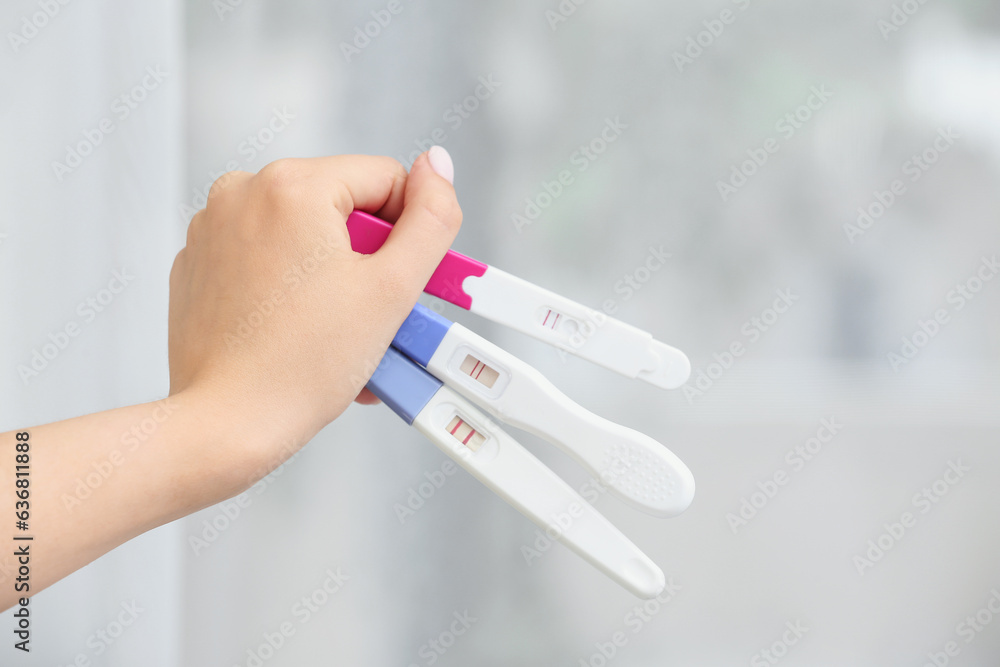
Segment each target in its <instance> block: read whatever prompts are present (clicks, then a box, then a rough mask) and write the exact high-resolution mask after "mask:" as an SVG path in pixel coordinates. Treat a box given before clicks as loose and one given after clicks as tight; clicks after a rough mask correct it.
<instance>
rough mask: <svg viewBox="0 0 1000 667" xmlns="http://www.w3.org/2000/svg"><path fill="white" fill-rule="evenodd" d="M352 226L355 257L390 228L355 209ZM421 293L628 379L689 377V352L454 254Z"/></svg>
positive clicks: (677, 380)
mask: <svg viewBox="0 0 1000 667" xmlns="http://www.w3.org/2000/svg"><path fill="white" fill-rule="evenodd" d="M347 229H348V232H349V233H350V235H351V246H352V247H353V248H354V250H355V251H356V252H361V253H373V252H375V251H376V250H378V249H379V248H380V247H382V244H383V243H384V242H385V240H386V238H388V236H389V232H390V231H391V230H392V225H390V224H389V223H387V222H385V221H383V220H379V219H378V218H376V217H374V216H372V215H369V214H367V213H363V212H361V211H354V212H353V213H351V215H350V216H348V218H347ZM424 291H425V292H427V293H428V294H433V295H434V296H437V297H440V298H442V299H444V300H445V301H448V302H450V303H453V304H455V305H456V306H460V307H461V308H465V309H466V310H470V311H472V312H473V313H476V314H477V315H482V316H483V317H486V318H488V319H491V320H493V321H494V322H499V323H500V324H504V325H506V326H508V327H510V328H512V329H515V330H517V331H520V332H522V333H525V334H527V335H529V336H532V337H533V338H537V339H538V340H541V341H544V342H546V343H548V344H550V345H554V346H556V347H557V348H559V349H561V350H564V351H566V352H569V353H570V354H575V355H577V356H579V357H582V358H584V359H587V360H588V361H591V362H593V363H595V364H598V365H601V366H604V367H605V368H608V369H610V370H613V371H615V372H617V373H620V374H622V375H624V376H625V377H628V378H638V379H640V380H645V381H646V382H649V383H650V384H653V385H656V386H657V387H662V388H664V389H675V388H677V387H680V386H681V385H683V384H684V383H685V382H687V379H688V376H689V375H690V374H691V363H690V362H689V361H688V358H687V357H686V356H685V355H684V353H683V352H681V351H680V350H678V349H677V348H674V347H671V346H669V345H667V344H665V343H661V342H660V341H658V340H654V339H653V336H652V335H651V334H649V333H647V332H645V331H641V330H639V329H636V328H635V327H633V326H631V325H628V324H625V323H624V322H619V321H618V320H616V319H614V318H611V317H608V316H607V315H606V314H605V313H603V312H600V311H596V310H592V309H590V308H587V307H585V306H582V305H580V304H578V303H576V302H574V301H571V300H569V299H567V298H566V297H563V296H559V295H558V294H555V293H554V292H550V291H548V290H546V289H542V288H541V287H537V286H536V285H533V284H531V283H529V282H527V281H525V280H522V279H520V278H518V277H516V276H512V275H510V274H509V273H505V272H504V271H501V270H500V269H498V268H496V267H493V266H489V265H487V264H483V263H482V262H479V261H476V260H474V259H472V258H470V257H466V256H465V255H462V254H460V253H457V252H455V251H454V250H449V251H448V253H447V254H446V255H445V257H444V259H443V260H441V263H440V264H439V265H438V267H437V270H435V271H434V275H432V276H431V279H430V281H429V282H428V283H427V286H426V287H425V288H424Z"/></svg>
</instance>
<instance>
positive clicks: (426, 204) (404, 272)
mask: <svg viewBox="0 0 1000 667" xmlns="http://www.w3.org/2000/svg"><path fill="white" fill-rule="evenodd" d="M453 179H454V166H453V164H452V161H451V156H450V155H448V151H446V150H445V149H444V148H442V147H440V146H433V147H432V148H431V149H430V150H429V151H427V152H426V153H423V154H421V155H420V157H418V158H417V159H416V161H415V162H414V163H413V166H412V167H410V174H409V176H407V178H406V189H405V192H404V194H403V211H402V213H400V214H399V218H398V219H397V220H396V224H395V225H393V228H392V231H391V232H390V233H389V238H388V239H386V241H385V243H384V244H383V245H382V248H381V249H380V250H379V251H378V252H377V253H376V256H377V257H378V258H379V261H380V262H388V263H391V272H392V273H394V274H395V275H396V276H398V277H399V278H400V279H401V283H402V284H404V285H412V286H413V287H414V290H415V292H414V294H413V295H412V296H413V298H414V299H416V297H417V296H418V295H419V293H420V290H422V289H423V288H424V285H426V284H427V281H428V280H430V277H431V274H433V273H434V269H436V268H437V265H438V264H439V263H440V262H441V260H442V259H443V258H444V255H445V253H446V252H448V248H449V247H451V243H452V241H454V240H455V235H456V234H458V230H459V227H461V226H462V209H461V208H460V207H459V205H458V199H457V197H456V196H455V188H454V187H452V180H453ZM387 268H388V267H387Z"/></svg>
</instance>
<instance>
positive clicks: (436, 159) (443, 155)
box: [427, 146, 455, 184]
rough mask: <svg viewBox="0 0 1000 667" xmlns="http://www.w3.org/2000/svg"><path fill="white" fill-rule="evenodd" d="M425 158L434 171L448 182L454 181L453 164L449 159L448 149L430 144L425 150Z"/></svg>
mask: <svg viewBox="0 0 1000 667" xmlns="http://www.w3.org/2000/svg"><path fill="white" fill-rule="evenodd" d="M427 160H428V161H429V162H430V163H431V169H433V170H434V173H436V174H437V175H438V176H440V177H441V178H443V179H444V180H446V181H448V182H449V183H452V184H454V183H455V164H454V163H453V162H452V161H451V155H449V154H448V151H446V150H445V149H444V148H442V147H441V146H431V149H430V150H429V151H427Z"/></svg>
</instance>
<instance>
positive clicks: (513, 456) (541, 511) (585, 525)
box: [368, 347, 665, 598]
mask: <svg viewBox="0 0 1000 667" xmlns="http://www.w3.org/2000/svg"><path fill="white" fill-rule="evenodd" d="M368 389H370V390H371V391H372V393H374V394H375V395H376V396H378V397H379V398H381V399H382V400H383V401H384V402H385V403H386V405H388V406H389V407H390V408H392V410H393V411H394V412H395V413H396V414H397V415H399V416H400V417H402V418H403V419H404V420H405V421H406V422H407V423H409V424H411V425H413V426H414V427H415V428H416V429H417V430H418V431H420V433H422V434H423V435H424V436H425V437H426V438H427V439H428V440H430V441H431V442H433V443H434V444H435V445H436V446H437V447H438V448H439V449H440V450H441V451H443V452H444V453H445V454H446V455H448V456H449V457H451V458H452V459H454V460H455V461H456V462H457V463H458V464H459V465H460V466H462V467H463V468H465V469H466V470H468V471H469V472H470V473H472V475H473V476H475V477H476V478H477V479H479V481H481V482H482V483H483V484H485V485H486V486H487V487H488V488H489V489H490V490H492V491H493V492H494V493H496V494H497V495H498V496H500V497H501V498H503V499H504V500H505V501H507V502H508V503H510V504H511V505H512V506H513V507H514V508H515V509H517V510H518V511H519V512H521V513H522V514H524V515H525V516H526V517H528V518H529V519H531V520H532V521H534V522H535V523H536V524H538V525H539V526H541V527H542V528H543V529H545V530H546V531H547V532H549V534H553V535H556V536H557V539H558V540H559V541H560V542H562V543H563V544H565V545H566V546H568V547H569V548H570V549H572V550H573V551H575V552H576V553H578V554H579V555H580V556H582V557H583V558H584V559H585V560H587V561H588V562H590V563H591V564H592V565H594V566H595V567H596V568H597V569H599V570H601V571H602V572H604V573H605V574H606V575H608V576H609V577H611V578H612V579H613V580H615V581H616V582H618V583H619V584H621V585H622V586H624V587H625V588H627V589H628V590H629V591H631V592H632V593H634V594H635V595H637V596H639V597H642V598H652V597H655V596H656V595H659V593H660V592H661V591H662V590H663V587H664V583H665V580H664V576H663V572H662V571H661V570H660V568H659V567H657V566H656V564H655V563H653V561H652V560H650V559H649V557H648V556H646V555H645V554H644V553H642V551H640V550H639V548H638V547H637V546H635V544H633V543H632V542H631V541H630V540H629V539H628V538H627V537H625V535H623V534H622V533H621V532H620V531H619V530H618V529H617V528H615V526H614V525H613V524H612V523H611V522H610V521H608V520H607V519H606V518H605V517H604V516H603V515H601V514H600V513H599V512H598V511H597V510H595V509H594V508H593V506H592V505H590V503H588V502H587V501H585V500H584V499H583V498H581V497H580V495H579V494H578V493H577V492H576V491H574V490H573V489H572V488H571V487H570V486H569V485H568V484H567V483H566V482H565V481H563V479H562V478H560V477H559V476H558V475H556V474H555V473H554V472H552V470H550V469H549V468H548V467H546V466H545V464H543V463H542V462H541V461H539V460H538V459H537V458H535V457H534V456H533V455H532V454H531V453H530V452H529V451H528V450H526V449H525V448H524V447H522V446H521V445H520V444H519V443H518V442H517V441H516V440H514V438H512V437H511V436H510V435H508V434H507V433H505V432H504V431H503V430H502V429H500V427H498V426H497V425H496V424H495V423H494V422H493V421H492V420H490V419H489V418H488V417H486V416H485V415H484V414H482V413H481V412H480V411H479V410H477V409H476V408H475V407H474V406H473V405H472V404H471V403H469V401H467V400H465V399H464V398H462V397H461V396H459V395H458V394H457V393H455V392H453V391H452V390H451V389H449V388H448V387H447V386H443V385H442V383H441V381H440V380H438V379H436V378H435V377H433V376H432V375H430V374H429V373H428V372H427V371H425V370H424V369H423V368H421V367H420V366H418V365H417V364H416V363H414V362H413V361H411V360H410V359H408V358H407V357H406V356H404V355H403V354H402V353H400V352H399V351H398V350H396V349H394V348H392V347H390V348H389V349H388V350H387V351H386V353H385V356H384V357H383V358H382V361H381V363H379V365H378V368H377V369H376V370H375V373H374V374H373V375H372V377H371V380H369V382H368Z"/></svg>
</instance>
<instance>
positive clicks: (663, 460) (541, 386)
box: [392, 303, 694, 517]
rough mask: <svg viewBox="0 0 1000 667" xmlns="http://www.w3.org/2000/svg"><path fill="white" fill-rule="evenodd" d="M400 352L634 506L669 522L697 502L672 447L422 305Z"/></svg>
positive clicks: (407, 325)
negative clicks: (593, 408)
mask: <svg viewBox="0 0 1000 667" xmlns="http://www.w3.org/2000/svg"><path fill="white" fill-rule="evenodd" d="M392 347H394V348H396V349H398V350H400V351H401V352H403V353H404V354H406V356H408V357H409V358H410V359H411V360H413V361H416V362H417V363H418V364H420V365H421V366H422V367H424V368H425V369H427V371H428V372H429V373H430V374H431V375H433V376H434V377H436V378H438V379H439V380H441V381H443V382H444V384H445V385H447V386H448V387H449V388H451V389H453V390H455V391H456V392H458V393H459V394H461V395H463V396H464V397H465V398H467V399H469V400H470V401H472V402H473V403H475V404H476V405H478V406H479V407H481V408H483V409H485V410H486V411H487V412H488V413H489V414H490V415H492V416H493V417H495V418H497V419H499V420H501V421H503V422H505V423H507V424H510V425H512V426H516V427H518V428H521V429H524V430H525V431H528V432H529V433H532V434H534V435H537V436H539V437H540V438H543V439H545V440H547V441H548V442H550V443H552V444H553V445H556V446H557V447H559V448H560V449H562V450H563V451H564V452H566V453H567V454H569V455H570V456H572V457H573V458H575V459H576V460H577V462H579V463H580V464H581V465H582V466H584V467H585V468H586V469H587V470H588V472H590V473H591V474H592V475H593V476H594V477H595V478H597V479H599V480H601V481H602V482H603V483H604V484H605V485H606V486H607V487H608V489H609V490H610V491H611V493H612V494H614V495H615V496H617V497H618V498H620V499H621V500H622V501H624V502H626V503H628V504H629V505H631V506H632V507H635V508H636V509H639V510H641V511H643V512H647V513H649V514H652V515H654V516H662V517H666V516H674V515H677V514H679V513H681V512H683V511H684V510H685V509H687V507H688V505H690V504H691V500H692V499H693V497H694V477H693V476H692V475H691V471H690V470H689V469H688V468H687V466H685V465H684V463H683V462H682V461H681V460H680V459H678V458H677V457H676V456H675V455H674V454H673V453H672V452H671V451H670V450H669V449H667V448H666V447H664V446H663V445H661V444H660V443H658V442H656V441H655V440H653V439H652V438H650V437H649V436H647V435H644V434H642V433H639V432H638V431H635V430H633V429H630V428H626V427H625V426H621V425H619V424H615V423H613V422H610V421H608V420H607V419H604V418H602V417H599V416H598V415H595V414H594V413H592V412H590V411H588V410H586V409H585V408H583V407H581V406H580V405H578V404H577V403H575V402H573V401H572V400H571V399H570V398H569V397H567V396H566V395H565V394H563V393H562V392H561V391H559V390H558V389H557V388H556V387H555V386H554V385H553V384H552V383H551V382H549V380H548V379H546V378H545V376H544V375H542V374H541V373H540V372H539V371H538V370H536V369H535V368H533V367H532V366H530V365H528V364H527V363H525V362H523V361H521V360H520V359H518V358H517V357H515V356H514V355H512V354H510V353H509V352H507V351H505V350H503V349H501V348H499V347H497V346H496V345H494V344H493V343H490V342H489V341H487V340H486V339H484V338H482V337H481V336H479V335H477V334H475V333H473V332H472V331H470V330H469V329H467V328H465V327H463V326H462V325H461V324H457V323H454V322H452V321H450V320H448V319H446V318H444V317H442V316H441V315H438V314H437V313H435V312H434V311H432V310H430V309H429V308H426V307H425V306H423V305H421V304H419V303H418V304H417V305H416V306H415V307H414V308H413V310H412V311H411V312H410V315H409V316H408V317H407V318H406V321H405V322H403V325H402V326H401V327H400V328H399V331H398V332H397V333H396V337H395V338H394V339H393V341H392Z"/></svg>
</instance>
